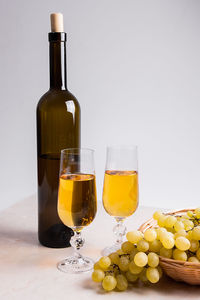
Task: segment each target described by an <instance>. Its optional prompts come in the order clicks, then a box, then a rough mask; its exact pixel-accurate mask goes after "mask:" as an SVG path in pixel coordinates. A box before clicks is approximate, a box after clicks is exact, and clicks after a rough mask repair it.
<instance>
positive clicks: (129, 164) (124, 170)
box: [103, 146, 138, 255]
mask: <svg viewBox="0 0 200 300" xmlns="http://www.w3.org/2000/svg"><path fill="white" fill-rule="evenodd" d="M103 205H104V208H105V210H106V212H107V213H108V214H109V215H110V216H113V217H114V218H115V220H116V221H117V225H116V226H115V227H114V229H113V232H114V234H115V235H116V236H117V240H116V243H115V245H113V246H111V247H107V248H105V249H104V250H103V255H109V254H110V253H112V252H115V251H117V250H118V249H120V247H121V244H122V241H123V237H124V235H125V233H126V227H125V226H124V224H123V222H124V220H125V219H126V218H127V217H129V216H131V215H132V214H133V213H134V212H135V211H136V209H137V206H138V163H137V146H118V147H108V148H107V157H106V168H105V176H104V187H103Z"/></svg>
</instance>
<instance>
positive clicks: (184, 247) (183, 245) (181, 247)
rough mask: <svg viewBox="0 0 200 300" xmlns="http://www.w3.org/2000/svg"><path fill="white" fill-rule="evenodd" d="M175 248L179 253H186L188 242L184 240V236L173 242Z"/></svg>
mask: <svg viewBox="0 0 200 300" xmlns="http://www.w3.org/2000/svg"><path fill="white" fill-rule="evenodd" d="M175 245H176V248H178V249H179V250H181V251H186V250H188V249H189V248H190V241H189V240H188V239H187V238H185V237H184V236H179V237H178V238H177V239H176V240H175Z"/></svg>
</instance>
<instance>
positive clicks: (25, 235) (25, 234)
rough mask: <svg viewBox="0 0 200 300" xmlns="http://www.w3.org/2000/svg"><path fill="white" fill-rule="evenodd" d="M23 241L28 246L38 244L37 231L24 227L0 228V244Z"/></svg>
mask: <svg viewBox="0 0 200 300" xmlns="http://www.w3.org/2000/svg"><path fill="white" fill-rule="evenodd" d="M16 242H17V243H18V242H19V243H23V244H26V245H30V246H39V242H38V238H37V233H36V232H34V231H28V230H26V229H24V230H22V229H14V228H0V244H4V243H6V244H8V243H9V244H12V243H16Z"/></svg>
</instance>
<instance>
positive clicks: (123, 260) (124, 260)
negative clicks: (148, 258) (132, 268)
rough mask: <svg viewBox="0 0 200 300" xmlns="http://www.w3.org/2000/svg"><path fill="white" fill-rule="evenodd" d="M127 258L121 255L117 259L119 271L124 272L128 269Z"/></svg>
mask: <svg viewBox="0 0 200 300" xmlns="http://www.w3.org/2000/svg"><path fill="white" fill-rule="evenodd" d="M129 263H130V261H129V259H128V258H127V257H126V256H122V257H120V259H119V265H118V266H119V268H120V270H121V271H123V272H126V271H128V269H129Z"/></svg>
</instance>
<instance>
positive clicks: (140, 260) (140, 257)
mask: <svg viewBox="0 0 200 300" xmlns="http://www.w3.org/2000/svg"><path fill="white" fill-rule="evenodd" d="M134 262H135V264H136V266H138V267H144V266H146V264H147V262H148V257H147V255H146V254H145V253H144V252H138V253H137V254H136V255H135V257H134Z"/></svg>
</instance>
